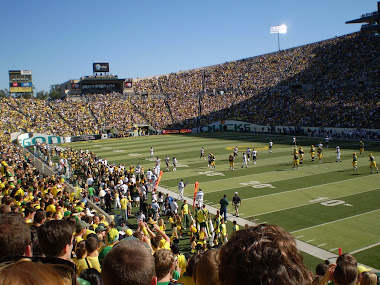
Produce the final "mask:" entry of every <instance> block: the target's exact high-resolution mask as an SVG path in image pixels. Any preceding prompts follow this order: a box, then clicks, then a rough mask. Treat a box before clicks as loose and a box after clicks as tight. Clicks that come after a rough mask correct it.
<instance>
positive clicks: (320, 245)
mask: <svg viewBox="0 0 380 285" xmlns="http://www.w3.org/2000/svg"><path fill="white" fill-rule="evenodd" d="M326 244H327V243H322V244H319V245H317V246H318V247H321V246H324V245H326Z"/></svg>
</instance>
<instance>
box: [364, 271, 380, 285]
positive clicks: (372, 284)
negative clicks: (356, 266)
mask: <svg viewBox="0 0 380 285" xmlns="http://www.w3.org/2000/svg"><path fill="white" fill-rule="evenodd" d="M376 284H377V275H376V274H375V273H371V272H364V273H363V275H362V278H361V279H360V285H376Z"/></svg>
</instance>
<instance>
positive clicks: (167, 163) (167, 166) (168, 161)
mask: <svg viewBox="0 0 380 285" xmlns="http://www.w3.org/2000/svg"><path fill="white" fill-rule="evenodd" d="M165 163H166V171H169V164H170V158H169V156H166V157H165Z"/></svg>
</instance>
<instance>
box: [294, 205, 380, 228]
mask: <svg viewBox="0 0 380 285" xmlns="http://www.w3.org/2000/svg"><path fill="white" fill-rule="evenodd" d="M378 211H380V209H377V210H373V211H369V212H366V213H361V214H358V215H354V216H350V217H346V218H342V219H338V220H334V221H331V222H327V223H323V224H319V225H315V226H312V227H307V228H304V229H300V230H296V231H292V232H290V233H291V234H294V233H297V232H302V231H305V230H310V229H313V228H317V227H321V226H325V225H328V224H332V223H336V222H340V221H344V220H349V219H352V218H356V217H360V216H364V215H367V214H371V213H375V212H378Z"/></svg>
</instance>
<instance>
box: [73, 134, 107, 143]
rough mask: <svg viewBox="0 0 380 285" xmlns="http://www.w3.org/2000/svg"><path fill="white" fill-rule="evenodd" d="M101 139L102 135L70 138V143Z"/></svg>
mask: <svg viewBox="0 0 380 285" xmlns="http://www.w3.org/2000/svg"><path fill="white" fill-rule="evenodd" d="M101 138H102V135H83V136H75V137H71V142H79V141H91V140H100V139H101Z"/></svg>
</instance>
